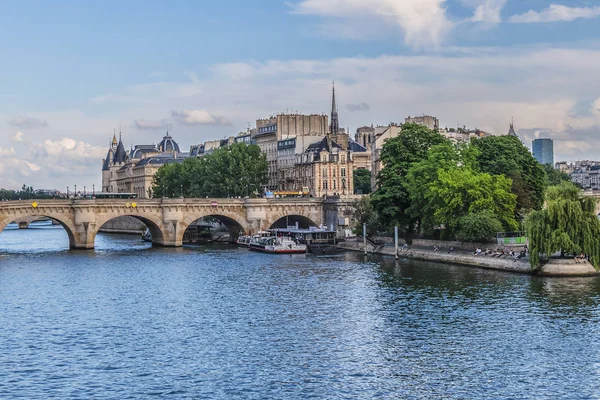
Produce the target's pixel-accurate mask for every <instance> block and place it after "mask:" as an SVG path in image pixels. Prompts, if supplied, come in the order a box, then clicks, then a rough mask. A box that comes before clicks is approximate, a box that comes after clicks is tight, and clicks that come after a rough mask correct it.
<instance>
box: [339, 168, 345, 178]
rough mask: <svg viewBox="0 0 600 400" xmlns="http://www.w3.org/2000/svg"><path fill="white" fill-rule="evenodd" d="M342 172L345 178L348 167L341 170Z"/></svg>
mask: <svg viewBox="0 0 600 400" xmlns="http://www.w3.org/2000/svg"><path fill="white" fill-rule="evenodd" d="M340 174H341V176H342V178H345V177H346V168H342V169H341V171H340Z"/></svg>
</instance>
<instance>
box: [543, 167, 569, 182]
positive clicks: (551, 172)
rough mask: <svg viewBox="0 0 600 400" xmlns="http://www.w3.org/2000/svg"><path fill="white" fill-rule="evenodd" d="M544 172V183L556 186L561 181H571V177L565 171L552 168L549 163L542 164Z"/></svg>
mask: <svg viewBox="0 0 600 400" xmlns="http://www.w3.org/2000/svg"><path fill="white" fill-rule="evenodd" d="M542 167H543V168H544V171H545V172H546V185H548V186H557V185H560V184H561V183H563V182H571V177H570V176H569V174H567V173H566V172H565V171H560V170H558V169H554V168H553V167H552V165H550V164H544V165H543V166H542Z"/></svg>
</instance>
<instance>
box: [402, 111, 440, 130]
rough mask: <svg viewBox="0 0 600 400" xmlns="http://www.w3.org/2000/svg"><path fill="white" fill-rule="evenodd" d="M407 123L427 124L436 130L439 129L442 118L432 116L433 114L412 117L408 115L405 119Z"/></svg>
mask: <svg viewBox="0 0 600 400" xmlns="http://www.w3.org/2000/svg"><path fill="white" fill-rule="evenodd" d="M404 123H405V124H419V125H423V126H426V127H427V128H429V129H431V130H434V131H436V132H437V131H439V129H440V120H439V119H437V118H436V117H432V116H431V115H421V116H419V117H411V116H408V117H407V118H406V119H405V120H404Z"/></svg>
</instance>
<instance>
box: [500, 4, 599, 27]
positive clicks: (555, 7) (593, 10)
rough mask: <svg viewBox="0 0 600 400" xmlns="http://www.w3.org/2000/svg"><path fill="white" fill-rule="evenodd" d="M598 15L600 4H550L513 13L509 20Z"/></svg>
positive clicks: (549, 19)
mask: <svg viewBox="0 0 600 400" xmlns="http://www.w3.org/2000/svg"><path fill="white" fill-rule="evenodd" d="M599 16H600V6H595V7H568V6H563V5H559V4H551V5H550V6H549V7H548V8H546V9H544V10H542V11H539V12H538V11H534V10H529V11H527V12H526V13H524V14H519V15H513V16H512V17H510V19H509V21H510V22H514V23H529V22H555V21H573V20H574V19H577V18H595V17H599Z"/></svg>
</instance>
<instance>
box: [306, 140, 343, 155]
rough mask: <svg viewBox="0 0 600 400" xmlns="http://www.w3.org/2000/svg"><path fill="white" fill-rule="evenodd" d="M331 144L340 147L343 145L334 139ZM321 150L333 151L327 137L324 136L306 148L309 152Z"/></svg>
mask: <svg viewBox="0 0 600 400" xmlns="http://www.w3.org/2000/svg"><path fill="white" fill-rule="evenodd" d="M331 146H332V147H337V148H338V149H341V148H342V146H340V145H339V144H337V143H336V142H334V141H333V140H332V141H331ZM321 151H329V152H330V151H331V149H329V145H328V144H327V137H324V138H323V140H321V141H320V142H316V143H313V144H311V145H310V146H308V147H307V148H306V152H307V153H309V152H315V153H319V152H321Z"/></svg>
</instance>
